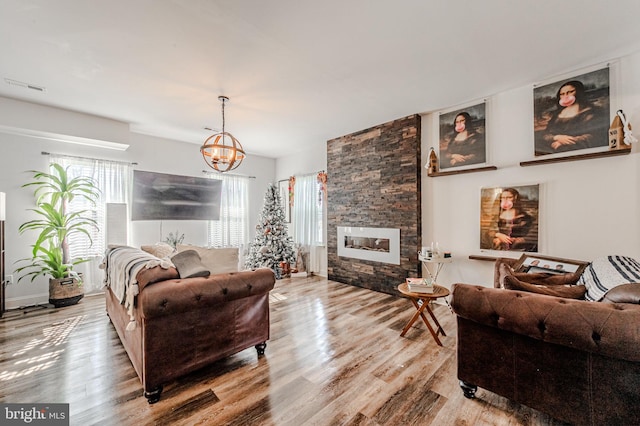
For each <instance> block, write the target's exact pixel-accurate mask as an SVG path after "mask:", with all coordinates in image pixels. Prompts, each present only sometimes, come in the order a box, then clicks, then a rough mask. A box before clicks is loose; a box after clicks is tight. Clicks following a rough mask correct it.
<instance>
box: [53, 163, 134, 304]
mask: <svg viewBox="0 0 640 426" xmlns="http://www.w3.org/2000/svg"><path fill="white" fill-rule="evenodd" d="M50 162H51V163H57V164H60V165H61V166H62V167H64V168H67V167H68V174H69V177H70V178H73V177H76V176H86V177H91V178H93V179H94V180H95V182H96V186H97V187H98V188H99V189H100V197H99V199H98V200H97V202H96V205H95V206H93V205H91V204H90V203H88V202H86V201H84V200H80V199H77V198H76V199H74V200H73V201H72V202H71V204H70V206H69V208H70V209H71V211H78V210H88V211H89V212H88V213H89V216H90V217H91V218H93V219H94V220H95V221H96V222H97V224H98V227H97V229H92V230H91V232H90V235H91V240H92V241H93V244H92V243H91V241H89V239H88V238H87V237H86V236H84V235H82V234H77V235H75V236H74V237H73V239H72V240H71V241H70V253H69V254H70V255H71V257H72V258H76V257H81V258H89V259H90V261H89V262H87V263H84V264H81V265H79V266H78V267H77V268H76V269H77V271H78V272H82V273H83V274H84V292H85V293H92V292H97V291H100V290H101V289H102V282H103V278H104V277H103V274H104V272H103V271H102V270H101V269H99V265H100V263H101V262H102V257H103V256H104V251H105V248H106V247H105V241H106V237H105V229H106V204H107V203H128V202H129V188H130V186H131V182H132V175H133V168H132V166H131V164H130V163H123V162H118V161H109V160H99V159H92V158H81V157H72V156H64V155H57V154H51V157H50Z"/></svg>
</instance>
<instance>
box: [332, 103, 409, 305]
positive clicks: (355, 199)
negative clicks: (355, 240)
mask: <svg viewBox="0 0 640 426" xmlns="http://www.w3.org/2000/svg"><path fill="white" fill-rule="evenodd" d="M327 169H328V171H327V173H328V183H327V200H328V203H327V206H328V207H327V230H328V236H327V262H328V265H327V267H328V276H329V279H330V280H334V281H338V282H342V283H345V284H351V285H355V286H359V287H364V288H368V289H371V290H376V291H381V292H384V293H389V294H398V293H397V290H396V287H397V286H398V284H400V283H401V282H403V281H404V280H405V278H406V277H418V276H420V274H421V265H420V262H419V261H418V257H417V251H418V250H420V247H421V246H422V240H421V239H422V223H421V205H420V200H421V196H420V170H421V169H420V116H419V115H417V114H416V115H411V116H408V117H405V118H401V119H398V120H395V121H391V122H389V123H385V124H381V125H379V126H376V127H373V128H370V129H367V130H363V131H360V132H356V133H352V134H350V135H346V136H342V137H339V138H336V139H332V140H330V141H328V142H327ZM338 226H352V227H370V228H398V229H400V265H393V264H388V263H381V262H373V261H367V260H360V259H353V258H348V257H339V256H338V250H337V244H338V241H337V227H338Z"/></svg>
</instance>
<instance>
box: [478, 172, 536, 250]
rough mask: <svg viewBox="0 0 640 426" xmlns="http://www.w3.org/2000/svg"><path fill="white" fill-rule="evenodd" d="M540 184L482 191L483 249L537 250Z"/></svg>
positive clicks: (481, 222) (481, 223)
mask: <svg viewBox="0 0 640 426" xmlns="http://www.w3.org/2000/svg"><path fill="white" fill-rule="evenodd" d="M539 211H540V184H535V185H521V186H503V187H493V188H482V189H481V190H480V249H485V250H501V251H520V252H537V251H538V246H539V241H538V237H539V220H538V218H539Z"/></svg>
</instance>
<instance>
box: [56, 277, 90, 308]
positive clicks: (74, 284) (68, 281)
mask: <svg viewBox="0 0 640 426" xmlns="http://www.w3.org/2000/svg"><path fill="white" fill-rule="evenodd" d="M83 297H84V287H83V286H82V284H79V283H78V280H77V279H75V278H59V279H53V278H50V279H49V303H51V304H52V305H53V306H55V307H56V308H60V307H63V306H70V305H75V304H76V303H78V302H79V301H80V299H82V298H83Z"/></svg>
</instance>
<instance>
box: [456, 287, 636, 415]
mask: <svg viewBox="0 0 640 426" xmlns="http://www.w3.org/2000/svg"><path fill="white" fill-rule="evenodd" d="M451 306H452V308H453V310H454V312H455V313H456V315H457V323H458V345H457V351H458V378H459V380H460V386H461V387H462V389H463V391H464V394H465V396H466V397H468V398H472V397H474V396H475V393H476V390H477V387H478V386H480V387H482V388H484V389H486V390H489V391H491V392H494V393H497V394H499V395H502V396H504V397H506V398H509V399H511V400H513V401H516V402H518V403H521V404H524V405H527V406H529V407H532V408H534V409H537V410H540V411H543V412H545V413H548V414H550V415H551V416H553V417H555V418H557V419H560V420H563V421H566V422H569V423H573V424H580V425H583V424H585V425H604V424H607V425H613V424H640V410H639V409H638V407H637V401H638V400H639V399H640V305H638V304H632V303H603V302H588V301H584V300H574V299H565V298H560V297H554V296H547V295H542V294H535V293H527V292H522V291H515V290H505V289H498V288H487V287H482V286H476V285H469V284H454V285H453V287H452V299H451Z"/></svg>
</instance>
